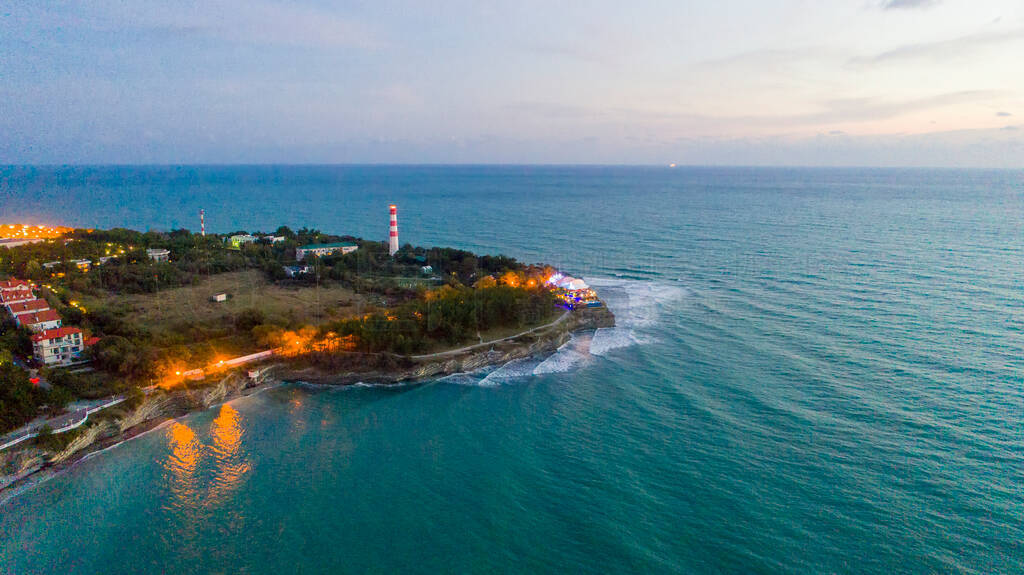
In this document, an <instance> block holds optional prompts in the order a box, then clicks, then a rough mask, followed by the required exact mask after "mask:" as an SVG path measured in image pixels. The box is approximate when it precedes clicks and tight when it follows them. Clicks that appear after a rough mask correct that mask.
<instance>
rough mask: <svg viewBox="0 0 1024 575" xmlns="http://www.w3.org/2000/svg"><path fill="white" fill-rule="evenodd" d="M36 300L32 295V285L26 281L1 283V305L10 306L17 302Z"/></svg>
mask: <svg viewBox="0 0 1024 575" xmlns="http://www.w3.org/2000/svg"><path fill="white" fill-rule="evenodd" d="M30 299H36V296H35V295H33V294H32V284H30V283H28V282H27V281H25V280H10V281H2V282H0V304H2V305H5V306H6V305H10V304H12V303H16V302H22V301H28V300H30Z"/></svg>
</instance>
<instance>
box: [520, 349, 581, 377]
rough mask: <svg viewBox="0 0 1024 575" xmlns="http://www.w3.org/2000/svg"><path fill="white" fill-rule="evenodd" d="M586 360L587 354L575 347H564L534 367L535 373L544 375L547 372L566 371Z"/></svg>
mask: <svg viewBox="0 0 1024 575" xmlns="http://www.w3.org/2000/svg"><path fill="white" fill-rule="evenodd" d="M586 360H587V356H586V355H584V354H582V353H580V352H578V351H576V350H574V349H562V350H559V351H557V352H555V354H554V355H552V356H551V357H549V358H547V359H545V360H544V361H542V362H540V365H538V366H537V367H535V368H533V374H534V375H543V374H545V373H565V372H567V371H570V370H573V369H576V368H577V367H579V366H580V364H582V363H583V362H584V361H586Z"/></svg>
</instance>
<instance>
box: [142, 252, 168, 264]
mask: <svg viewBox="0 0 1024 575" xmlns="http://www.w3.org/2000/svg"><path fill="white" fill-rule="evenodd" d="M146 255H147V256H149V259H151V260H153V261H155V262H169V261H171V252H170V250H162V249H156V250H154V249H149V250H146Z"/></svg>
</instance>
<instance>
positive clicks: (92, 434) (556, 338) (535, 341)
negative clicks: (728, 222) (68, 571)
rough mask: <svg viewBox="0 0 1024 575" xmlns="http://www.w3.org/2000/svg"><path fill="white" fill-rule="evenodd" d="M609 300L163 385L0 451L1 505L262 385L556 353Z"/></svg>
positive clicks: (603, 311) (433, 373) (455, 367)
mask: <svg viewBox="0 0 1024 575" xmlns="http://www.w3.org/2000/svg"><path fill="white" fill-rule="evenodd" d="M614 325H615V316H614V315H613V314H612V312H611V311H610V310H608V308H607V307H597V308H585V309H579V310H575V311H573V312H570V313H568V314H566V315H565V316H564V317H563V318H559V320H556V321H555V322H553V323H551V324H548V325H547V326H544V327H542V328H538V329H536V330H532V331H530V332H527V333H525V334H520V335H519V336H516V337H512V338H509V339H505V340H501V341H497V342H493V343H488V344H481V345H477V346H470V347H469V348H464V351H456V352H442V353H439V354H434V355H433V356H420V357H419V358H416V357H405V356H394V355H389V354H378V355H374V356H372V357H371V356H368V354H334V355H331V356H324V357H320V358H314V359H313V360H312V361H310V358H301V359H293V360H290V361H288V362H284V363H275V364H271V365H264V366H262V367H261V368H260V369H259V372H260V375H259V376H258V377H257V378H256V379H255V380H254V379H252V378H250V377H249V375H248V371H247V370H246V371H238V372H233V373H229V374H227V375H226V376H225V377H224V378H222V379H221V380H219V381H217V382H215V383H210V384H200V385H197V386H193V387H191V388H186V389H176V390H172V391H157V392H154V393H152V394H150V395H149V396H147V397H145V399H143V401H142V402H141V403H139V404H138V405H134V406H130V407H125V408H112V410H113V414H112V415H108V416H106V417H104V418H101V419H100V421H99V422H98V423H97V424H95V425H92V426H90V427H88V428H86V429H85V430H84V431H83V432H82V433H80V434H78V435H77V436H76V437H75V438H74V439H73V440H72V441H70V442H69V443H68V445H67V446H66V447H65V448H64V449H63V450H62V451H60V452H57V453H51V452H46V451H44V450H42V449H39V448H38V447H35V446H28V447H25V448H21V449H13V448H12V449H10V450H8V451H6V452H0V505H2V504H3V503H4V502H6V501H7V500H8V499H10V497H12V496H14V495H15V494H16V493H17V492H20V490H22V489H24V488H27V487H30V486H31V485H33V484H35V483H37V482H39V481H44V480H45V479H46V478H48V477H52V476H53V475H55V474H57V473H60V472H61V471H64V470H66V469H68V468H70V467H72V466H74V465H75V464H76V463H78V462H79V461H82V460H83V459H85V458H87V457H88V456H89V455H91V454H94V453H97V452H100V451H102V450H105V449H109V448H111V447H113V446H115V445H117V444H119V443H123V442H125V441H128V440H130V439H133V438H135V437H139V436H141V435H143V434H145V433H147V432H149V431H152V430H154V429H156V428H158V427H160V426H161V425H163V424H164V423H166V422H168V421H171V420H173V419H177V418H179V417H183V416H185V415H188V414H189V413H192V412H195V411H202V410H205V409H209V408H211V407H214V406H216V405H220V404H223V403H226V402H228V401H231V400H233V399H237V398H239V397H245V396H248V395H252V394H254V393H259V392H260V391H263V390H265V389H269V388H271V387H275V386H277V385H280V384H282V383H284V382H299V381H301V382H303V383H308V384H312V385H351V384H354V383H359V382H362V383H373V384H384V385H387V384H398V383H406V382H416V381H423V380H427V379H432V378H436V377H442V376H445V375H450V374H453V373H462V372H469V371H474V370H477V369H480V368H483V367H487V366H491V365H501V364H504V363H508V362H509V361H512V360H515V359H521V358H526V357H531V356H537V355H545V354H551V353H554V352H555V351H557V349H558V348H559V347H561V346H562V345H563V344H565V343H566V342H567V341H569V339H570V337H571V335H572V333H573V332H576V331H584V330H593V329H598V328H606V327H614Z"/></svg>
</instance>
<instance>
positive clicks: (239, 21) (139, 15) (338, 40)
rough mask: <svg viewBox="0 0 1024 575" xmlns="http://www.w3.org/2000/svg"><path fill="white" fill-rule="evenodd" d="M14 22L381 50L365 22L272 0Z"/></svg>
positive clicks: (51, 28) (157, 6) (31, 10)
mask: <svg viewBox="0 0 1024 575" xmlns="http://www.w3.org/2000/svg"><path fill="white" fill-rule="evenodd" d="M13 21H14V22H17V24H18V26H19V27H22V28H29V29H31V28H34V29H37V30H44V31H48V32H54V33H63V32H64V31H65V30H68V29H71V30H84V31H92V32H99V33H106V34H113V35H121V36H124V35H131V34H137V33H140V32H141V33H148V34H155V35H159V36H167V37H175V36H180V37H188V38H193V37H196V36H205V37H208V38H216V39H220V40H226V41H229V42H237V43H246V44H255V45H289V46H306V47H328V48H332V47H342V46H350V47H361V48H378V47H380V46H382V45H383V42H382V41H381V39H380V38H379V37H378V36H377V34H375V33H374V32H373V31H372V30H371V29H370V28H369V27H368V26H366V25H365V24H364V23H363V22H360V21H358V20H356V19H352V18H348V17H346V16H344V15H342V14H340V13H339V12H338V11H336V10H329V9H325V8H318V7H313V6H302V5H298V4H288V3H283V2H276V1H271V0H253V1H251V2H250V1H245V0H209V1H207V2H198V1H188V0H185V1H182V2H179V3H176V4H174V7H173V8H169V7H168V5H166V4H165V3H163V2H156V1H154V0H138V1H137V2H134V3H125V4H111V3H107V2H102V1H99V0H84V1H82V2H80V3H79V4H78V6H77V11H75V12H71V11H65V12H59V11H58V12H53V11H48V10H45V9H42V8H38V7H32V6H26V7H23V8H22V7H19V8H18V9H17V10H16V11H15V12H14V14H13ZM0 23H3V20H2V19H0Z"/></svg>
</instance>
